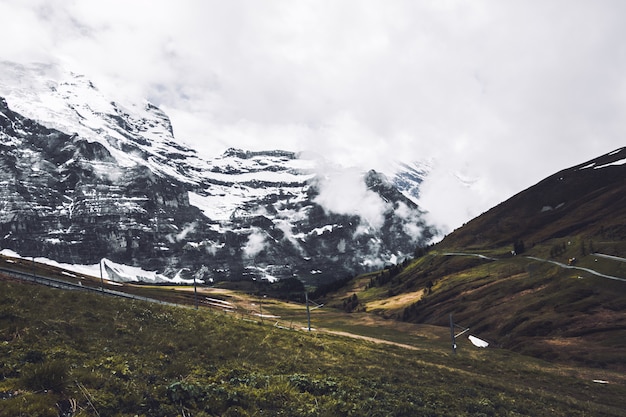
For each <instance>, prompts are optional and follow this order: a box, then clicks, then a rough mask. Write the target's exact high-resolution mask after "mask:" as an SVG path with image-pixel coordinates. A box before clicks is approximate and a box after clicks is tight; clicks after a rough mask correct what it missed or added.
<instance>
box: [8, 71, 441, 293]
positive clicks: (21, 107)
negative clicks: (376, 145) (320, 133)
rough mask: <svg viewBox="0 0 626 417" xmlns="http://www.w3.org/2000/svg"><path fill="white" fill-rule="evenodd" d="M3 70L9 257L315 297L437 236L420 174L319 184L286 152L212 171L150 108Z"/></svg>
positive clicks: (327, 178) (303, 162)
mask: <svg viewBox="0 0 626 417" xmlns="http://www.w3.org/2000/svg"><path fill="white" fill-rule="evenodd" d="M0 70H1V73H2V78H1V79H0V96H1V97H4V98H3V99H1V100H0V148H1V149H2V153H1V155H0V196H1V197H2V201H1V202H0V207H1V212H0V238H1V240H0V246H1V248H5V249H11V250H14V251H16V252H18V253H20V254H21V255H23V256H45V257H48V258H51V259H54V260H56V261H59V262H65V263H81V264H90V263H95V262H99V261H100V259H102V258H108V259H111V260H112V261H114V262H118V263H122V264H127V265H132V266H139V267H143V268H144V269H147V270H156V271H158V272H159V273H162V274H164V275H167V276H172V277H173V276H180V275H181V271H183V272H184V274H187V275H190V274H195V275H196V277H198V278H200V279H204V280H225V279H228V280H233V279H246V278H254V279H264V278H265V279H273V278H285V277H291V276H297V277H298V278H300V279H303V280H304V281H307V282H313V283H316V282H324V281H329V280H333V279H336V278H341V277H343V276H344V275H345V274H348V273H354V272H359V271H363V270H366V269H368V268H372V267H380V266H382V265H384V264H388V263H393V262H396V261H398V260H399V259H402V258H403V257H404V256H407V255H411V254H412V252H413V250H414V249H415V247H416V246H418V245H422V244H424V243H426V242H428V241H429V240H430V239H431V238H432V236H433V235H434V234H436V231H435V230H434V228H433V227H431V226H429V225H428V224H426V222H425V221H424V219H423V212H422V211H421V210H420V209H419V207H417V205H416V204H415V202H414V200H415V199H416V198H417V196H418V193H419V184H420V182H421V181H422V179H423V177H424V175H425V173H426V169H425V168H423V167H421V166H419V165H415V164H411V165H402V166H401V167H400V168H399V169H397V170H395V171H394V173H392V174H391V175H389V176H385V175H383V174H380V173H377V172H374V171H370V172H357V173H355V172H353V171H350V172H348V171H341V170H336V171H333V172H332V173H329V172H327V171H324V172H320V166H325V164H320V163H319V161H318V160H316V159H313V158H308V157H307V156H306V155H303V154H296V153H293V152H286V151H278V150H273V151H264V152H250V151H243V150H239V149H229V150H227V151H226V152H225V153H224V154H223V155H221V156H219V157H216V158H213V159H210V160H208V159H206V158H202V157H201V156H199V154H198V153H197V152H196V151H194V150H193V149H190V148H189V147H187V146H185V145H183V144H182V143H181V142H180V141H178V140H177V139H176V138H175V137H174V132H173V129H172V125H171V123H170V120H169V118H168V117H167V115H166V114H165V113H164V112H163V111H161V110H160V109H159V108H158V107H156V106H154V105H152V104H150V103H148V102H144V103H142V104H130V105H127V104H124V105H122V104H120V103H117V102H115V101H111V100H109V99H108V98H106V97H105V96H104V95H103V94H102V93H101V92H100V91H99V90H98V89H97V88H96V87H95V86H94V85H93V83H91V82H90V81H89V80H88V79H87V78H86V77H84V76H80V75H76V74H73V73H71V72H68V71H63V70H62V69H60V68H58V67H55V66H49V65H34V66H29V67H24V66H21V65H17V64H13V63H7V62H2V63H0ZM388 178H390V179H388ZM403 193H404V194H403ZM1 248H0V249H1Z"/></svg>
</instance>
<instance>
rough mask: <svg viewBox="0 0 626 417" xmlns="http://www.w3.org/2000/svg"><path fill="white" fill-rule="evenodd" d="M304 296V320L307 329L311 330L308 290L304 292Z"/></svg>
mask: <svg viewBox="0 0 626 417" xmlns="http://www.w3.org/2000/svg"><path fill="white" fill-rule="evenodd" d="M304 298H305V300H306V320H307V322H308V324H309V331H311V310H310V309H309V293H308V291H305V292H304Z"/></svg>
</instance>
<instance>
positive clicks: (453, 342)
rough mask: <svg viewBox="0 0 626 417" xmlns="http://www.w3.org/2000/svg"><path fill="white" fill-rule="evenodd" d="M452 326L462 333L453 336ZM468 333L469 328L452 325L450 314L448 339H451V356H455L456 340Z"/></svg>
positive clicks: (452, 320)
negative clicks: (459, 329)
mask: <svg viewBox="0 0 626 417" xmlns="http://www.w3.org/2000/svg"><path fill="white" fill-rule="evenodd" d="M454 326H457V327H459V328H461V329H463V331H462V332H461V333H459V334H454ZM467 332H469V327H467V328H466V327H463V326H459V325H458V324H454V319H453V318H452V313H450V338H451V339H452V354H454V355H456V338H457V337H459V336H461V335H462V334H465V333H467Z"/></svg>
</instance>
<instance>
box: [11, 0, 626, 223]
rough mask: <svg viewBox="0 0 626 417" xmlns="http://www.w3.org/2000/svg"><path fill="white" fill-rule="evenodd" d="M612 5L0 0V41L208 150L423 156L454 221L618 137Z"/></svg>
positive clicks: (428, 203)
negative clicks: (152, 115)
mask: <svg viewBox="0 0 626 417" xmlns="http://www.w3.org/2000/svg"><path fill="white" fill-rule="evenodd" d="M625 15H626V2H623V1H620V0H598V1H593V2H591V1H589V2H571V1H568V0H550V1H544V2H536V1H507V2H503V1H499V0H475V1H464V0H451V1H413V0H398V1H394V2H388V1H382V0H377V1H374V0H358V1H357V0H346V1H340V2H338V1H331V0H322V1H297V2H295V1H282V0H269V1H263V2H259V1H251V0H247V1H246V0H234V1H228V2H223V1H217V0H181V1H177V2H173V1H165V0H161V1H160V0H135V1H132V2H127V1H122V0H111V1H107V2H92V1H65V2H50V1H45V0H0V31H1V33H2V34H3V39H4V41H3V42H2V43H1V44H0V56H1V57H2V59H7V60H14V61H18V62H23V63H24V62H31V61H44V62H48V61H60V62H63V63H64V64H66V65H68V66H69V67H71V68H72V69H73V70H74V71H76V72H81V73H85V74H87V75H88V76H89V77H91V78H93V79H94V82H95V83H96V84H97V85H98V86H100V88H102V89H103V90H105V92H109V93H110V94H111V96H113V97H123V96H130V97H131V98H132V99H133V100H137V98H138V97H142V98H143V97H146V98H148V99H150V100H151V101H153V102H155V103H156V104H158V105H160V106H161V107H162V108H163V109H164V110H166V111H167V112H168V114H170V115H171V116H172V119H173V125H174V130H175V133H176V135H177V137H178V138H180V139H181V140H184V141H186V142H187V143H189V144H191V145H193V146H194V147H195V148H197V149H199V150H201V151H202V152H204V153H205V154H206V155H209V156H214V155H216V154H218V153H221V152H222V151H223V150H224V149H226V148H228V147H231V146H236V147H239V148H245V149H251V150H259V149H267V148H282V149H288V150H294V151H298V150H314V151H317V152H318V153H320V154H323V155H324V156H326V157H330V158H331V159H333V160H334V161H335V162H336V163H340V164H342V165H345V166H358V167H362V168H365V169H369V168H375V169H376V168H378V169H381V168H384V166H385V164H386V162H387V161H389V160H391V159H398V158H401V159H403V160H418V159H423V158H426V157H432V158H434V160H435V161H436V165H435V172H434V174H433V176H432V177H431V178H430V179H429V180H428V181H427V183H426V184H425V185H424V187H425V190H424V192H423V204H424V206H425V208H426V209H428V210H429V211H430V212H431V214H432V215H433V216H434V217H433V218H434V220H435V221H437V222H439V223H442V224H446V225H448V226H449V227H450V228H453V227H456V226H458V225H460V223H461V222H463V221H466V220H468V219H469V218H470V217H473V216H474V215H477V214H479V213H480V212H482V211H484V210H486V209H488V208H489V207H490V206H492V205H494V204H497V203H498V202H500V201H502V200H503V199H505V198H507V197H509V196H511V195H512V194H514V193H515V192H518V191H520V190H521V189H523V188H526V187H528V186H529V185H532V184H533V183H535V182H537V181H538V180H540V179H542V178H543V177H545V176H547V175H550V174H552V173H554V172H556V171H558V170H560V169H562V168H565V167H568V166H571V165H574V164H577V163H580V162H582V161H584V160H586V159H590V158H592V157H595V156H597V155H600V154H602V153H606V152H609V151H611V150H613V149H616V148H618V147H620V146H623V145H624V138H625V137H626V124H624V123H623V115H624V114H625V113H626V76H625V75H624V74H626V46H625V45H624V42H623V39H624V38H626V25H624V24H623V16H625ZM452 173H457V174H461V175H462V176H464V177H468V178H474V179H477V180H476V182H474V183H473V184H472V185H471V186H469V188H467V187H463V186H459V185H458V183H456V182H454V180H453V178H451V177H450V176H451V175H452Z"/></svg>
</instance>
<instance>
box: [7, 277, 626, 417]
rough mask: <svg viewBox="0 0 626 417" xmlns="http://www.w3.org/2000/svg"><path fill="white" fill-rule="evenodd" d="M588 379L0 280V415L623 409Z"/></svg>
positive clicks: (479, 356)
mask: <svg viewBox="0 0 626 417" xmlns="http://www.w3.org/2000/svg"><path fill="white" fill-rule="evenodd" d="M590 378H591V376H589V375H584V376H580V375H579V374H578V373H576V372H574V371H572V370H569V369H567V368H560V367H555V366H552V365H549V364H547V363H546V362H542V361H539V360H535V359H530V358H527V357H523V356H520V355H517V354H513V353H511V352H509V351H506V350H499V349H488V350H477V349H460V350H459V352H458V354H457V355H456V356H453V355H452V354H451V353H450V352H449V349H448V347H447V346H443V345H441V344H438V343H433V344H432V347H430V348H428V347H427V346H421V347H419V348H415V349H406V348H402V347H399V346H392V345H381V344H375V343H371V342H368V341H363V340H355V339H352V338H345V337H340V336H336V335H329V334H325V333H322V332H311V333H308V332H301V331H289V330H284V329H280V328H277V327H273V326H270V325H268V324H265V325H262V324H260V323H253V322H248V321H244V320H241V319H239V318H237V317H236V316H234V315H228V314H224V313H216V312H213V311H208V310H203V309H200V310H194V309H190V308H182V307H167V306H163V305H157V304H150V303H145V302H139V301H129V300H120V299H114V298H109V297H105V296H101V295H98V294H89V293H80V292H72V291H62V290H54V289H49V288H46V287H39V286H33V285H28V284H22V283H16V282H9V281H0V415H2V416H57V415H60V411H59V410H60V409H64V410H68V409H69V410H71V409H75V410H76V411H75V412H73V415H75V416H96V415H99V416H135V415H138V416H177V415H178V416H217V415H230V416H246V415H256V416H263V415H268V416H270V415H271V416H273V415H289V416H342V415H346V416H349V415H352V416H393V415H396V416H415V415H420V416H543V415H545V416H547V415H550V416H583V415H585V416H589V415H594V416H621V415H623V414H624V412H625V409H624V406H623V400H622V399H623V398H624V396H625V395H626V387H625V386H624V385H623V384H621V383H609V384H599V383H594V382H593V381H592V380H591V379H590ZM70 412H71V411H70ZM66 415H72V414H66Z"/></svg>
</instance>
